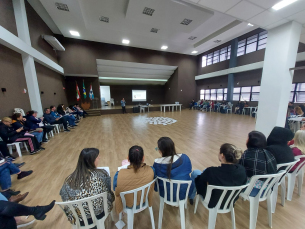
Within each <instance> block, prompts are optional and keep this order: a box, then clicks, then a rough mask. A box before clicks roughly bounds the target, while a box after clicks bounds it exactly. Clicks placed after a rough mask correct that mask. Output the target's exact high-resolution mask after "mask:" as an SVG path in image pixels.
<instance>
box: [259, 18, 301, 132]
mask: <svg viewBox="0 0 305 229" xmlns="http://www.w3.org/2000/svg"><path fill="white" fill-rule="evenodd" d="M301 30H302V25H301V24H299V23H297V22H294V21H293V22H288V23H286V24H284V25H281V26H278V27H276V28H273V29H271V30H269V31H268V43H267V47H266V51H265V60H264V67H263V74H262V80H261V89H260V96H259V105H258V113H257V122H256V126H255V129H256V130H258V131H261V132H262V133H264V134H265V135H266V137H268V135H269V134H270V132H271V130H272V129H273V127H275V126H280V127H284V125H285V120H286V112H287V106H288V102H289V95H290V91H291V84H292V78H293V73H291V72H290V71H289V68H293V67H294V66H295V62H296V56H297V50H298V45H299V41H300V34H301Z"/></svg>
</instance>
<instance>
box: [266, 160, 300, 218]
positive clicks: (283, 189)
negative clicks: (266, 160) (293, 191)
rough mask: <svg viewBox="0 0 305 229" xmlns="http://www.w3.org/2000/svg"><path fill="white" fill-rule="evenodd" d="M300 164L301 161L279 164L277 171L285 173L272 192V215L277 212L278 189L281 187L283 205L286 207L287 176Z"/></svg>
mask: <svg viewBox="0 0 305 229" xmlns="http://www.w3.org/2000/svg"><path fill="white" fill-rule="evenodd" d="M298 162H299V159H297V160H295V161H293V162H290V163H283V164H277V171H285V173H284V174H283V176H281V177H280V179H279V180H278V185H275V186H274V188H273V192H272V213H274V212H275V208H276V202H277V195H278V187H279V186H281V204H282V206H285V197H286V185H285V176H286V174H287V173H288V172H289V171H290V170H291V169H292V167H293V166H294V165H295V164H296V163H298Z"/></svg>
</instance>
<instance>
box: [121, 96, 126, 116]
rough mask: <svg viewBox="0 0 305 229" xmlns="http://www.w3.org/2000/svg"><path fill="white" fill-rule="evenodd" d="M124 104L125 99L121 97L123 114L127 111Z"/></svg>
mask: <svg viewBox="0 0 305 229" xmlns="http://www.w3.org/2000/svg"><path fill="white" fill-rule="evenodd" d="M125 105H126V101H125V99H124V98H123V99H122V100H121V106H122V111H123V114H124V113H127V112H126V108H125Z"/></svg>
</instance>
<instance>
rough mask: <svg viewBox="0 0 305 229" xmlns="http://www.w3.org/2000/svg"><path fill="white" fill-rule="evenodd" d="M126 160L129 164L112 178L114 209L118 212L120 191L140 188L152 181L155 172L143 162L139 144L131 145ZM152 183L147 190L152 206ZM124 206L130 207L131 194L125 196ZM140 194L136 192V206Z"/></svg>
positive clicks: (120, 207) (142, 152) (120, 203)
mask: <svg viewBox="0 0 305 229" xmlns="http://www.w3.org/2000/svg"><path fill="white" fill-rule="evenodd" d="M128 161H129V162H130V165H129V166H128V167H127V168H126V169H121V170H120V171H118V172H117V173H116V174H115V176H114V179H113V190H115V197H116V199H115V209H116V212H117V213H118V214H119V213H120V212H121V211H122V210H123V205H122V199H121V196H120V193H121V192H126V191H130V190H133V189H136V188H140V187H142V186H144V185H146V184H148V183H149V182H151V181H153V179H154V176H155V173H154V170H153V168H152V167H150V166H148V165H146V164H145V163H144V151H143V148H142V147H141V146H132V147H131V148H130V149H129V153H128ZM153 185H154V184H152V187H151V188H150V190H149V194H148V202H149V206H152V197H153ZM125 200H126V206H127V207H128V208H132V206H133V203H134V201H133V195H132V194H128V195H126V196H125ZM140 201H141V195H140V194H138V199H137V206H138V205H139V204H140Z"/></svg>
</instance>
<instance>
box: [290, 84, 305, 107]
mask: <svg viewBox="0 0 305 229" xmlns="http://www.w3.org/2000/svg"><path fill="white" fill-rule="evenodd" d="M292 85H294V84H292ZM294 101H295V102H296V103H305V83H298V84H297V86H296V92H295V98H294Z"/></svg>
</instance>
